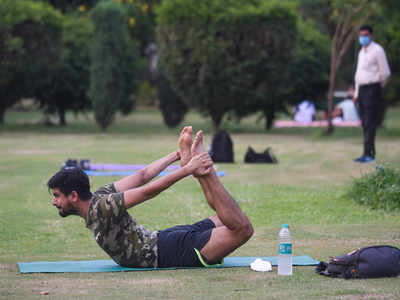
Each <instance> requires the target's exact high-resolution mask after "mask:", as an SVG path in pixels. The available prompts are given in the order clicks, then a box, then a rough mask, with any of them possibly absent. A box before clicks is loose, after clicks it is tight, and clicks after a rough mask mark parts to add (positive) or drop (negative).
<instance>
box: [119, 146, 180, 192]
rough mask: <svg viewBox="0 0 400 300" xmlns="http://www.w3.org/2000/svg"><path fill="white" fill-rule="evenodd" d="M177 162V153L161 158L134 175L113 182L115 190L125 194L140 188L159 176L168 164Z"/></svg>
mask: <svg viewBox="0 0 400 300" xmlns="http://www.w3.org/2000/svg"><path fill="white" fill-rule="evenodd" d="M177 160H179V154H178V151H174V152H172V153H170V154H168V155H166V156H164V157H163V158H160V159H159V160H157V161H155V162H153V163H151V164H150V165H148V166H146V167H145V168H143V169H141V170H139V171H137V172H136V173H135V174H132V175H130V176H127V177H124V178H122V179H121V180H119V181H116V182H114V185H115V187H116V189H117V190H118V191H119V192H125V191H127V190H130V189H133V188H135V187H139V186H142V185H144V184H146V183H148V182H149V181H150V180H152V179H153V178H154V177H156V176H157V175H158V174H160V172H161V171H163V170H164V169H165V168H166V167H168V166H169V165H170V164H172V163H174V162H176V161H177Z"/></svg>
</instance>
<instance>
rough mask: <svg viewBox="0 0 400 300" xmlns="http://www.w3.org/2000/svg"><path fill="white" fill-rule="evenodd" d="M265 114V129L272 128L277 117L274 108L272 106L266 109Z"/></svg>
mask: <svg viewBox="0 0 400 300" xmlns="http://www.w3.org/2000/svg"><path fill="white" fill-rule="evenodd" d="M264 116H265V129H266V130H270V129H271V128H272V125H273V124H274V118H275V111H274V109H273V108H270V109H268V110H267V111H264Z"/></svg>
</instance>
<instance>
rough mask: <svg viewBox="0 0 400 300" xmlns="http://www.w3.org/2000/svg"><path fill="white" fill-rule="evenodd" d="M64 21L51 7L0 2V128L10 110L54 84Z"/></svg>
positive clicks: (28, 2) (26, 3)
mask: <svg viewBox="0 0 400 300" xmlns="http://www.w3.org/2000/svg"><path fill="white" fill-rule="evenodd" d="M62 20H63V17H62V15H61V13H60V12H58V11H57V10H55V9H54V8H53V7H51V6H50V5H49V4H47V3H42V2H33V1H29V0H19V1H11V0H0V90H1V93H2V99H1V101H0V124H1V123H2V122H3V116H4V113H5V111H6V109H7V108H9V107H11V106H12V105H13V104H14V103H15V102H16V101H17V100H18V99H20V98H22V97H34V96H36V94H37V91H38V90H40V89H41V87H42V86H43V85H46V84H47V83H48V82H49V81H51V79H52V74H53V73H52V72H53V71H54V70H55V68H56V67H57V66H58V65H59V61H60V57H61V36H62Z"/></svg>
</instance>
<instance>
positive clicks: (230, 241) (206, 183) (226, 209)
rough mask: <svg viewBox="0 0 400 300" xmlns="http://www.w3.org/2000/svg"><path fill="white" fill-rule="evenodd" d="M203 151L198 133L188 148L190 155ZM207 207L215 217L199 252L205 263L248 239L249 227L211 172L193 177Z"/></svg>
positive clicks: (227, 252) (250, 227) (200, 136)
mask: <svg viewBox="0 0 400 300" xmlns="http://www.w3.org/2000/svg"><path fill="white" fill-rule="evenodd" d="M202 152H205V150H204V148H203V133H202V132H201V131H199V132H198V133H197V135H196V137H195V140H194V142H193V145H192V149H191V154H192V155H197V154H199V153H202ZM197 179H198V180H199V183H200V185H201V188H202V189H203V192H204V195H205V197H206V199H207V202H208V203H209V205H210V206H211V207H212V208H213V209H214V210H215V211H216V213H217V215H216V216H213V217H210V219H211V220H212V221H213V222H214V224H215V225H216V228H214V229H213V230H212V233H211V237H210V240H209V241H208V242H207V243H206V245H205V246H204V247H203V248H202V249H201V250H200V253H201V254H202V255H203V256H204V257H205V258H206V259H207V260H208V261H209V262H217V261H220V260H221V259H222V258H224V257H225V256H227V255H228V254H229V253H231V252H232V251H234V250H235V249H236V248H238V247H239V246H241V245H243V244H244V243H245V242H247V241H248V240H249V238H250V237H251V236H252V234H253V227H252V225H251V223H250V221H249V219H248V218H247V216H246V215H245V214H244V213H243V212H242V210H241V209H240V208H239V206H238V205H237V203H236V202H235V201H234V200H233V199H232V197H231V195H230V194H229V193H228V192H227V191H226V189H225V188H224V187H223V185H222V183H221V181H220V180H219V178H218V176H217V174H216V173H215V171H214V169H213V168H211V170H210V172H209V173H208V174H206V175H204V176H197Z"/></svg>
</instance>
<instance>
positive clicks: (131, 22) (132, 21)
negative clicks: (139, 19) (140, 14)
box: [129, 17, 136, 27]
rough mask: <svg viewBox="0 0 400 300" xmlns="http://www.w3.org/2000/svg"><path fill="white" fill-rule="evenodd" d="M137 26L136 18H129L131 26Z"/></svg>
mask: <svg viewBox="0 0 400 300" xmlns="http://www.w3.org/2000/svg"><path fill="white" fill-rule="evenodd" d="M135 24H136V20H135V18H134V17H130V18H129V26H131V27H133V26H135Z"/></svg>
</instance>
